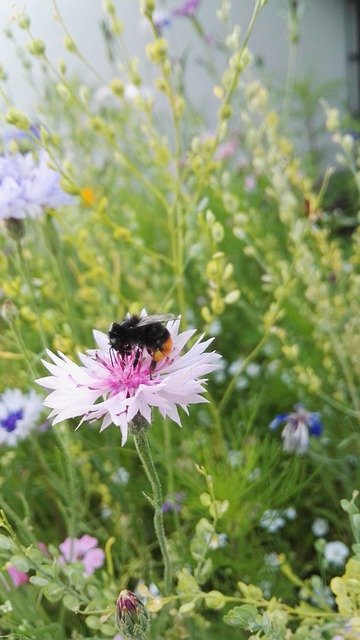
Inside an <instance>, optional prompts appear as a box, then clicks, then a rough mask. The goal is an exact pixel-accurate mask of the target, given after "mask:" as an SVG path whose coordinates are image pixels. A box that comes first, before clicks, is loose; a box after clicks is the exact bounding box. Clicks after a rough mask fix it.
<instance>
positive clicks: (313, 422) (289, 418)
mask: <svg viewBox="0 0 360 640" xmlns="http://www.w3.org/2000/svg"><path fill="white" fill-rule="evenodd" d="M294 409H295V411H294V412H293V413H279V414H278V415H277V416H275V418H274V420H273V421H272V422H271V423H270V424H269V429H271V430H272V431H274V430H275V429H277V428H278V427H279V426H280V425H281V424H282V423H284V422H285V427H284V429H283V431H282V434H281V437H282V438H283V441H284V444H283V449H284V451H287V452H294V453H299V454H303V453H305V452H306V451H307V449H308V446H309V439H310V436H320V435H321V433H322V431H323V426H322V423H321V421H320V414H319V413H314V412H311V411H306V409H305V408H304V406H303V405H302V404H296V405H295V406H294Z"/></svg>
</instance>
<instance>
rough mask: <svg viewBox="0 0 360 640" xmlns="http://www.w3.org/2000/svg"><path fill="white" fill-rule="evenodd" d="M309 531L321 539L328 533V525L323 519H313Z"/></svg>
mask: <svg viewBox="0 0 360 640" xmlns="http://www.w3.org/2000/svg"><path fill="white" fill-rule="evenodd" d="M311 531H312V532H313V534H314V536H316V537H317V538H322V537H323V536H325V535H326V534H327V532H328V531H329V523H328V521H327V520H325V518H315V520H314V522H313V523H312V525H311Z"/></svg>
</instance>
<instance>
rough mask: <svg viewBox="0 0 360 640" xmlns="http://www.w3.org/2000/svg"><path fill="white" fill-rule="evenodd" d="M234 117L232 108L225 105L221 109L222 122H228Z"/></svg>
mask: <svg viewBox="0 0 360 640" xmlns="http://www.w3.org/2000/svg"><path fill="white" fill-rule="evenodd" d="M231 115H232V106H231V105H230V104H223V105H222V106H221V107H220V109H219V116H220V120H228V119H229V118H230V117H231Z"/></svg>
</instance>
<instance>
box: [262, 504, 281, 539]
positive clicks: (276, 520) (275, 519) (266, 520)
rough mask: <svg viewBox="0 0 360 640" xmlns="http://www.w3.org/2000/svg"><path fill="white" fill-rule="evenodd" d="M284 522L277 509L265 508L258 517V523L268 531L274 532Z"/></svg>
mask: <svg viewBox="0 0 360 640" xmlns="http://www.w3.org/2000/svg"><path fill="white" fill-rule="evenodd" d="M284 524H285V519H284V518H282V517H281V516H280V511H277V509H267V510H266V511H264V513H263V514H262V516H261V518H260V522H259V525H260V527H262V528H263V529H266V530H267V531H268V532H269V533H276V532H277V531H279V529H282V527H283V526H284Z"/></svg>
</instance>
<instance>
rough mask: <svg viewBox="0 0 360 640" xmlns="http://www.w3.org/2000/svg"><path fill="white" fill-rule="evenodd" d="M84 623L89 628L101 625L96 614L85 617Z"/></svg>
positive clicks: (98, 627)
mask: <svg viewBox="0 0 360 640" xmlns="http://www.w3.org/2000/svg"><path fill="white" fill-rule="evenodd" d="M85 624H86V626H87V627H89V629H100V627H101V622H100V619H99V618H97V617H96V616H87V618H85Z"/></svg>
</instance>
